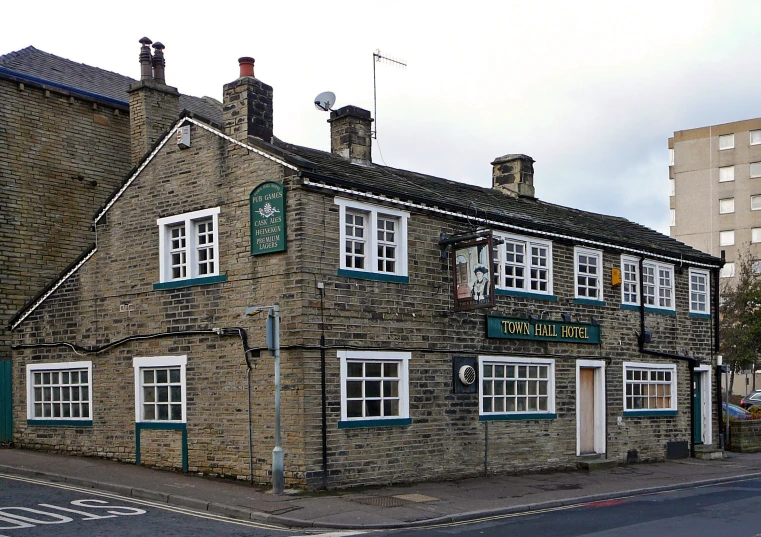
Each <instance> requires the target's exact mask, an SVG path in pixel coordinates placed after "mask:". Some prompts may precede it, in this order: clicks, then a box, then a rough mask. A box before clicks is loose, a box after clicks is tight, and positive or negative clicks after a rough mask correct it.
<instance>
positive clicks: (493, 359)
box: [478, 355, 555, 416]
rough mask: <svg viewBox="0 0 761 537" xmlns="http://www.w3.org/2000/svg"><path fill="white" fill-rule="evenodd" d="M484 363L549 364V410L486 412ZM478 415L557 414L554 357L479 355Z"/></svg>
mask: <svg viewBox="0 0 761 537" xmlns="http://www.w3.org/2000/svg"><path fill="white" fill-rule="evenodd" d="M484 365H515V366H524V365H525V366H531V365H542V366H549V372H548V385H547V410H525V411H517V410H516V411H513V412H486V413H485V412H484V399H483V397H484V394H483V373H484ZM478 378H479V384H478V415H479V416H524V415H528V414H531V415H534V414H547V415H548V416H549V415H552V414H555V360H554V359H552V358H525V357H522V356H490V355H485V356H479V357H478Z"/></svg>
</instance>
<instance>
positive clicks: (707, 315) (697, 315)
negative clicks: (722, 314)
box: [690, 311, 711, 319]
mask: <svg viewBox="0 0 761 537" xmlns="http://www.w3.org/2000/svg"><path fill="white" fill-rule="evenodd" d="M690 317H692V318H693V319H710V318H711V314H710V313H696V312H692V311H691V312H690Z"/></svg>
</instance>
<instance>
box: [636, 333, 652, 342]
mask: <svg viewBox="0 0 761 537" xmlns="http://www.w3.org/2000/svg"><path fill="white" fill-rule="evenodd" d="M639 340H640V341H641V342H642V343H650V342H652V341H653V333H652V332H651V331H650V330H645V331H644V332H643V333H642V334H640V336H639Z"/></svg>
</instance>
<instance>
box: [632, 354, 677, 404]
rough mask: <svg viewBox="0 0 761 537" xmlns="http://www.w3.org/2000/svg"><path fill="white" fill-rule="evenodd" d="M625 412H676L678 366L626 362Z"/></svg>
mask: <svg viewBox="0 0 761 537" xmlns="http://www.w3.org/2000/svg"><path fill="white" fill-rule="evenodd" d="M624 386H625V390H624V411H663V410H676V409H677V406H676V365H675V364H643V363H636V362H624Z"/></svg>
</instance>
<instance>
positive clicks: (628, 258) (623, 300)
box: [621, 255, 642, 306]
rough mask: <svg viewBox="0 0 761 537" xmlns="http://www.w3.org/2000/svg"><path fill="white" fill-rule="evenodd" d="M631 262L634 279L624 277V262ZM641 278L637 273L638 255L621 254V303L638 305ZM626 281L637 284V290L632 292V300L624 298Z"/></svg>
mask: <svg viewBox="0 0 761 537" xmlns="http://www.w3.org/2000/svg"><path fill="white" fill-rule="evenodd" d="M625 263H627V264H633V265H634V277H635V279H634V281H633V282H632V281H631V280H627V279H626V270H625V268H624V264H625ZM641 280H642V278H641V277H640V273H639V258H638V257H632V256H630V255H622V256H621V304H629V305H630V306H639V296H640V291H641V290H640V287H639V286H640V285H641V284H642V282H641ZM627 283H633V284H634V285H636V286H637V291H636V292H635V294H634V298H635V300H634V301H631V300H626V298H625V297H626V293H625V291H626V284H627Z"/></svg>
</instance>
